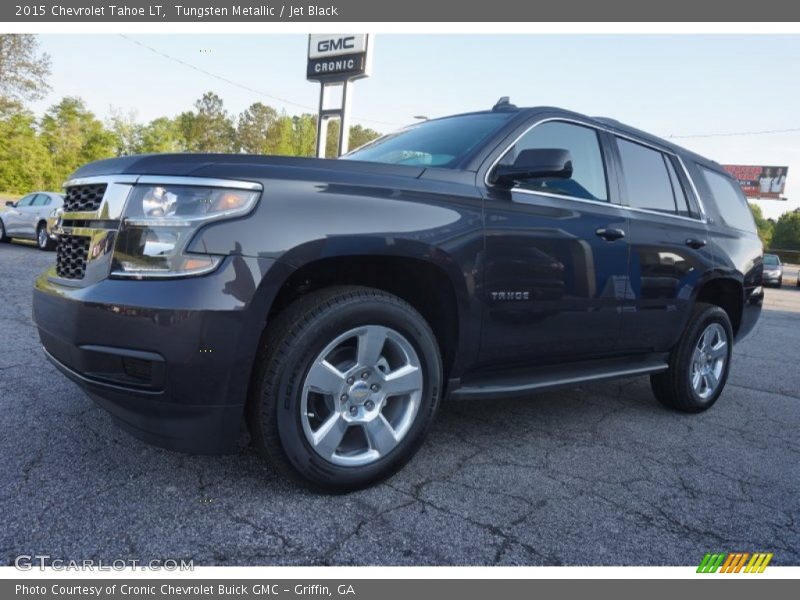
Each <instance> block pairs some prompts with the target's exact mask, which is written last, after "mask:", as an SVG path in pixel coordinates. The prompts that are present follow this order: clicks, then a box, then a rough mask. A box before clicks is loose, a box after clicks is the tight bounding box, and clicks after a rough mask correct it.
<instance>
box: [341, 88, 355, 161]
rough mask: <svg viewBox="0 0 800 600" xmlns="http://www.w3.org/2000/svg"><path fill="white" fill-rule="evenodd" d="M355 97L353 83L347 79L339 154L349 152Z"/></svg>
mask: <svg viewBox="0 0 800 600" xmlns="http://www.w3.org/2000/svg"><path fill="white" fill-rule="evenodd" d="M352 97H353V84H352V83H351V82H350V80H349V79H346V80H345V82H344V83H343V84H342V116H341V117H340V120H339V156H341V155H342V154H347V150H348V148H349V146H350V102H351V100H352Z"/></svg>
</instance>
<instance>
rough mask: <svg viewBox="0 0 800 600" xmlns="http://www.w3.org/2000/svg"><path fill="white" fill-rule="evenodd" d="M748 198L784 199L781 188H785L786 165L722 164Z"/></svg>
mask: <svg viewBox="0 0 800 600" xmlns="http://www.w3.org/2000/svg"><path fill="white" fill-rule="evenodd" d="M723 166H724V167H725V170H726V171H728V173H730V174H731V175H733V177H735V178H736V179H737V180H738V181H739V185H740V186H741V188H742V191H743V192H744V195H745V196H747V197H748V198H772V199H773V200H786V198H784V197H783V190H784V189H785V188H786V173H787V172H788V170H789V168H788V167H765V166H755V165H723Z"/></svg>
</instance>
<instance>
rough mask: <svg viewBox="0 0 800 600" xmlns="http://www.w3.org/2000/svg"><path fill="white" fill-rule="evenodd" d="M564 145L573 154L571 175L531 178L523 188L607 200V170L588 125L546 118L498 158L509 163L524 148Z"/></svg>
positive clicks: (587, 198) (595, 136)
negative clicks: (559, 177) (566, 176)
mask: <svg viewBox="0 0 800 600" xmlns="http://www.w3.org/2000/svg"><path fill="white" fill-rule="evenodd" d="M545 148H563V149H565V150H569V152H570V154H571V155H572V177H571V178H569V179H558V178H544V179H532V180H530V181H526V182H525V183H524V184H522V185H520V187H521V188H523V189H529V190H532V191H537V192H548V193H550V194H561V195H564V196H573V197H575V198H584V199H586V200H602V201H608V186H607V185H606V170H605V165H604V164H603V155H602V152H601V150H600V140H599V139H598V137H597V132H596V131H595V130H594V129H591V128H590V127H583V126H581V125H573V124H571V123H563V122H560V121H549V122H547V123H542V124H541V125H537V126H536V127H534V128H533V129H531V130H530V131H528V133H526V134H525V135H524V136H522V138H520V140H519V141H518V142H517V143H516V144H514V146H513V147H512V148H511V149H510V150H509V151H508V152H507V153H506V154H505V155H504V156H503V158H502V159H501V160H500V162H501V163H502V164H512V163H513V162H514V160H515V159H516V157H517V154H519V153H520V152H521V151H523V150H530V149H545Z"/></svg>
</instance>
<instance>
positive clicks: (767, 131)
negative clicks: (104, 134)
mask: <svg viewBox="0 0 800 600" xmlns="http://www.w3.org/2000/svg"><path fill="white" fill-rule="evenodd" d="M118 35H119V36H120V37H122V38H124V39H126V40H127V41H129V42H131V43H132V44H136V45H137V46H140V47H142V48H144V49H145V50H149V51H150V52H152V53H154V54H157V55H158V56H161V57H162V58H166V59H167V60H171V61H173V62H176V63H178V64H179V65H182V66H184V67H187V68H189V69H192V70H193V71H197V72H198V73H202V74H203V75H207V76H208V77H213V78H214V79H217V80H219V81H222V82H224V83H227V84H228V85H232V86H235V87H238V88H240V89H243V90H246V91H248V92H250V93H252V94H256V95H258V96H263V97H264V98H269V99H270V100H276V101H278V102H282V103H283V104H288V105H290V106H296V107H298V108H302V109H304V110H310V111H312V112H314V111H316V110H317V107H313V106H309V105H307V104H301V103H299V102H294V101H293V100H288V99H286V98H281V97H280V96H274V95H272V94H267V93H266V92H263V91H261V90H257V89H255V88H252V87H250V86H248V85H245V84H243V83H239V82H238V81H233V80H232V79H228V78H227V77H223V76H222V75H218V74H216V73H212V72H211V71H207V70H205V69H203V68H201V67H198V66H196V65H193V64H191V63H188V62H186V61H184V60H181V59H180V58H177V57H175V56H172V55H171V54H167V53H166V52H162V51H161V50H157V49H156V48H153V47H152V46H148V45H147V44H145V43H143V42H140V41H139V40H135V39H133V38H131V37H129V36H127V35H125V34H122V33H120V34H118ZM357 118H358V117H357ZM415 118H416V117H415ZM358 120H359V121H364V122H367V123H377V124H380V125H389V126H391V127H398V126H401V125H402V124H401V123H393V122H389V121H380V120H378V119H363V118H358ZM795 132H800V127H795V128H789V129H764V130H761V131H733V132H717V133H698V134H691V135H668V136H667V139H674V140H678V139H691V138H713V137H736V136H744V135H767V134H773V133H795Z"/></svg>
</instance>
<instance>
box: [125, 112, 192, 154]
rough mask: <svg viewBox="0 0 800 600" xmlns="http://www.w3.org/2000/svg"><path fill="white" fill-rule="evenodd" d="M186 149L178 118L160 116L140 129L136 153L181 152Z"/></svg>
mask: <svg viewBox="0 0 800 600" xmlns="http://www.w3.org/2000/svg"><path fill="white" fill-rule="evenodd" d="M185 149H186V148H185V144H184V139H183V136H182V135H181V130H180V127H179V126H178V122H177V121H176V120H173V119H170V118H168V117H158V118H157V119H153V120H152V121H150V122H149V123H148V124H147V125H143V126H142V127H141V129H140V130H139V139H138V144H137V146H136V154H152V153H158V152H181V151H183V150H185Z"/></svg>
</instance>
